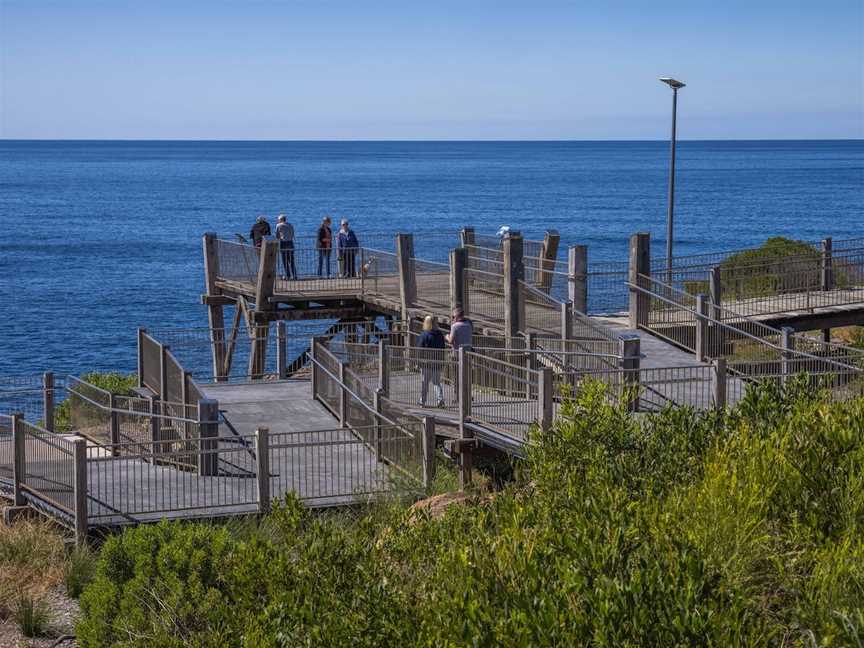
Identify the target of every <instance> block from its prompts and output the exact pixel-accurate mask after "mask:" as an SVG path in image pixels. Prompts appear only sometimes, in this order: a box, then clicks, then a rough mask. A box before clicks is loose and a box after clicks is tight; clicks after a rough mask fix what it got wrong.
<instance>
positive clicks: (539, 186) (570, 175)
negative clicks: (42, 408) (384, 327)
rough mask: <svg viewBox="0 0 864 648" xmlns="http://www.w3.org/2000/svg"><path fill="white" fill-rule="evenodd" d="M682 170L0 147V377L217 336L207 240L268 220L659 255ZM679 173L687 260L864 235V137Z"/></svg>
mask: <svg viewBox="0 0 864 648" xmlns="http://www.w3.org/2000/svg"><path fill="white" fill-rule="evenodd" d="M667 166H668V145H667V144H666V143H663V142H536V143H526V142H500V143H476V142H462V143H460V142H442V143H431V142H426V143H415V142H400V143H396V142H393V143H384V142H378V143H366V142H354V143H336V142H333V143H329V142H327V143H325V142H318V143H313V142H307V143H302V142H300V143H277V142H14V141H0V304H2V306H0V309H2V317H0V374H4V373H28V372H32V371H41V370H42V369H44V368H55V369H58V370H59V369H63V370H72V371H82V370H86V369H88V368H91V367H93V368H95V367H106V366H123V367H129V366H132V365H134V357H131V356H130V349H132V348H134V329H135V327H137V326H139V325H147V326H152V327H155V326H196V325H205V324H206V317H205V314H204V311H203V307H202V306H200V304H199V295H200V293H201V291H202V274H203V273H202V261H201V252H200V250H201V243H200V237H201V234H202V233H203V232H205V231H217V232H220V233H225V234H229V235H230V234H232V233H233V232H248V229H249V225H250V224H251V222H252V220H253V219H254V216H255V215H256V214H258V213H264V214H267V215H270V216H271V217H273V216H275V215H276V214H277V213H279V212H285V213H287V214H289V216H290V218H291V219H292V221H293V222H294V224H295V226H296V228H297V230H298V234H304V233H308V234H311V233H312V232H313V231H314V228H315V226H316V225H317V223H318V222H319V220H320V218H321V216H322V215H323V214H325V213H331V214H333V215H334V216H335V217H337V218H338V217H342V216H346V217H349V218H350V219H351V220H352V222H353V223H354V226H355V228H356V230H357V232H358V233H359V235H360V238H361V241H363V242H366V243H369V242H371V241H373V240H375V241H377V240H379V237H377V236H376V233H379V232H384V231H387V232H389V231H394V232H395V231H397V230H402V231H414V232H417V233H418V238H419V241H418V246H417V247H418V248H419V249H421V250H423V251H424V255H426V256H433V257H434V256H437V257H438V258H442V259H443V258H444V256H445V254H446V251H447V248H448V247H449V246H450V245H451V244H452V241H453V240H454V237H453V233H454V232H455V231H456V230H457V229H458V228H460V227H461V226H463V225H466V224H473V225H474V226H475V227H476V228H477V230H478V231H484V230H485V231H488V232H490V233H492V232H494V231H495V230H497V229H498V227H499V226H501V225H503V224H508V225H511V226H513V227H514V228H519V229H521V230H522V231H523V232H524V233H526V234H528V235H539V234H542V232H543V230H544V229H546V228H556V229H558V230H559V231H560V232H561V234H562V239H563V240H564V241H565V242H566V243H585V244H588V246H589V258H590V259H591V260H592V261H594V260H600V259H624V258H625V256H624V254H625V250H626V239H627V237H628V236H629V235H630V234H631V233H633V232H635V231H638V230H645V231H650V232H651V233H652V235H654V237H655V238H654V241H655V245H656V246H657V247H655V250H657V251H658V252H662V249H663V247H662V246H663V232H664V228H665V218H666V191H667V185H666V183H667ZM677 177H678V185H677V201H676V252H677V253H680V254H692V253H697V252H705V251H711V250H716V249H730V248H738V247H742V246H748V245H753V244H758V243H759V242H761V241H762V240H764V239H765V238H766V237H767V236H770V235H775V234H782V235H786V236H791V237H795V238H800V239H807V240H812V239H820V238H822V237H824V236H826V235H832V236H834V237H835V238H851V237H855V236H862V235H864V232H862V229H864V228H862V225H864V142H862V141H832V142H777V141H771V142H753V141H750V142H684V143H681V144H680V145H679V152H678V176H677ZM364 238H365V240H364Z"/></svg>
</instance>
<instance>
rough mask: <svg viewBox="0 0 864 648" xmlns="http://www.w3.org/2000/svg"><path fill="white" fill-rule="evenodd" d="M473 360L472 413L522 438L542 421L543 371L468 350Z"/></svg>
mask: <svg viewBox="0 0 864 648" xmlns="http://www.w3.org/2000/svg"><path fill="white" fill-rule="evenodd" d="M465 356H466V358H467V359H468V362H469V364H470V375H471V388H470V399H471V404H470V416H471V419H472V420H475V421H478V422H480V423H482V424H484V425H486V426H488V427H490V428H492V429H494V430H498V431H500V432H502V433H504V434H506V435H508V436H510V437H511V438H514V439H518V440H520V441H527V440H528V433H529V429H530V427H531V426H532V425H534V424H536V423H539V422H540V419H541V416H542V414H543V412H542V404H541V402H540V397H539V385H540V374H539V372H538V371H536V370H534V369H530V368H528V367H526V366H525V365H524V363H523V364H518V363H516V362H506V361H504V360H499V359H496V358H491V357H489V356H484V355H481V354H479V353H473V352H469V353H466V354H465Z"/></svg>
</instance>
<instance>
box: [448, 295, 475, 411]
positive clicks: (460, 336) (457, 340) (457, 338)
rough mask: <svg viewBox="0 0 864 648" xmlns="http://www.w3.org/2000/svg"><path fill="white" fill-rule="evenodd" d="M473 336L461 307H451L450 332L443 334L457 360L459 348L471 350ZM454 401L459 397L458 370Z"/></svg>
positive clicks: (455, 380)
mask: <svg viewBox="0 0 864 648" xmlns="http://www.w3.org/2000/svg"><path fill="white" fill-rule="evenodd" d="M473 337H474V325H473V324H472V323H471V320H469V319H468V318H466V317H465V313H464V312H463V311H462V309H461V308H454V309H453V317H452V319H451V324H450V332H449V333H448V334H447V335H446V336H445V338H444V339H445V340H447V344H449V345H450V346H451V347H452V348H453V358H454V360H455V361H456V362H459V349H461V348H463V347H464V348H465V350H466V351H470V350H471V343H472V338H473ZM453 391H454V402H456V401H458V399H459V370H458V369H457V370H456V375H455V376H454V378H453Z"/></svg>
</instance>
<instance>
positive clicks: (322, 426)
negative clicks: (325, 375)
mask: <svg viewBox="0 0 864 648" xmlns="http://www.w3.org/2000/svg"><path fill="white" fill-rule="evenodd" d="M205 391H206V395H207V397H210V398H217V399H218V400H219V405H220V410H222V412H223V415H224V417H225V420H226V423H224V424H221V425H220V430H219V433H220V437H219V438H220V441H219V445H218V448H219V449H218V474H216V475H214V476H201V475H198V474H195V473H194V472H190V471H184V470H180V469H178V468H175V467H171V466H166V465H154V464H153V463H152V462H150V461H148V460H145V459H143V458H137V457H134V456H133V457H130V458H128V459H127V458H123V457H121V458H116V457H115V458H112V459H110V461H108V460H106V461H101V462H100V461H98V460H97V461H91V462H88V472H89V479H88V482H89V488H90V490H89V495H90V511H89V516H90V523H91V524H95V525H105V526H114V525H119V524H129V523H137V522H144V521H154V520H158V519H162V518H194V517H221V516H225V515H236V514H245V513H255V512H257V511H258V503H257V497H258V495H257V481H256V478H255V475H256V463H255V451H254V446H253V444H252V443H251V438H250V436H251V435H252V434H254V432H255V430H256V429H257V428H262V427H266V428H268V429H269V432H270V453H269V457H270V480H269V481H270V496H271V497H272V498H277V497H282V496H284V495H285V494H286V493H288V492H294V493H296V494H297V496H298V497H299V498H300V499H301V500H303V501H304V503H305V504H307V505H308V506H315V507H324V506H338V505H345V504H350V503H353V502H357V501H366V500H368V499H369V498H370V497H371V496H373V495H374V494H377V493H382V492H386V491H388V490H390V489H391V487H392V486H391V483H390V477H391V476H390V474H389V469H388V467H387V466H386V464H383V463H380V462H378V461H377V460H376V458H375V455H374V454H373V453H372V451H371V450H370V449H369V448H368V447H367V446H366V445H365V444H364V443H363V442H362V441H361V440H359V439H358V438H357V437H356V436H355V435H354V434H352V433H351V431H350V430H347V429H338V426H337V425H336V421H335V420H334V418H333V416H332V415H331V414H330V413H329V412H328V411H327V410H325V409H324V407H323V406H321V405H320V404H319V403H317V402H315V401H313V400H312V399H311V392H310V386H309V383H308V382H300V381H298V382H273V383H257V384H246V385H224V386H222V385H208V386H207V387H206V388H205Z"/></svg>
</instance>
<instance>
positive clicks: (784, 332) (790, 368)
mask: <svg viewBox="0 0 864 648" xmlns="http://www.w3.org/2000/svg"><path fill="white" fill-rule="evenodd" d="M794 333H795V329H793V328H791V327H789V326H784V327H783V328H781V329H780V347H781V348H782V349H783V350H782V352H781V353H780V374H781V376H782V381H783V382H784V383H785V382H786V381H787V380H788V379H789V378H791V377H792V376H793V375H794V374H795V368H794V365H793V362H792V359H793V358H794V356H795V338H794V337H793V335H794Z"/></svg>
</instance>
